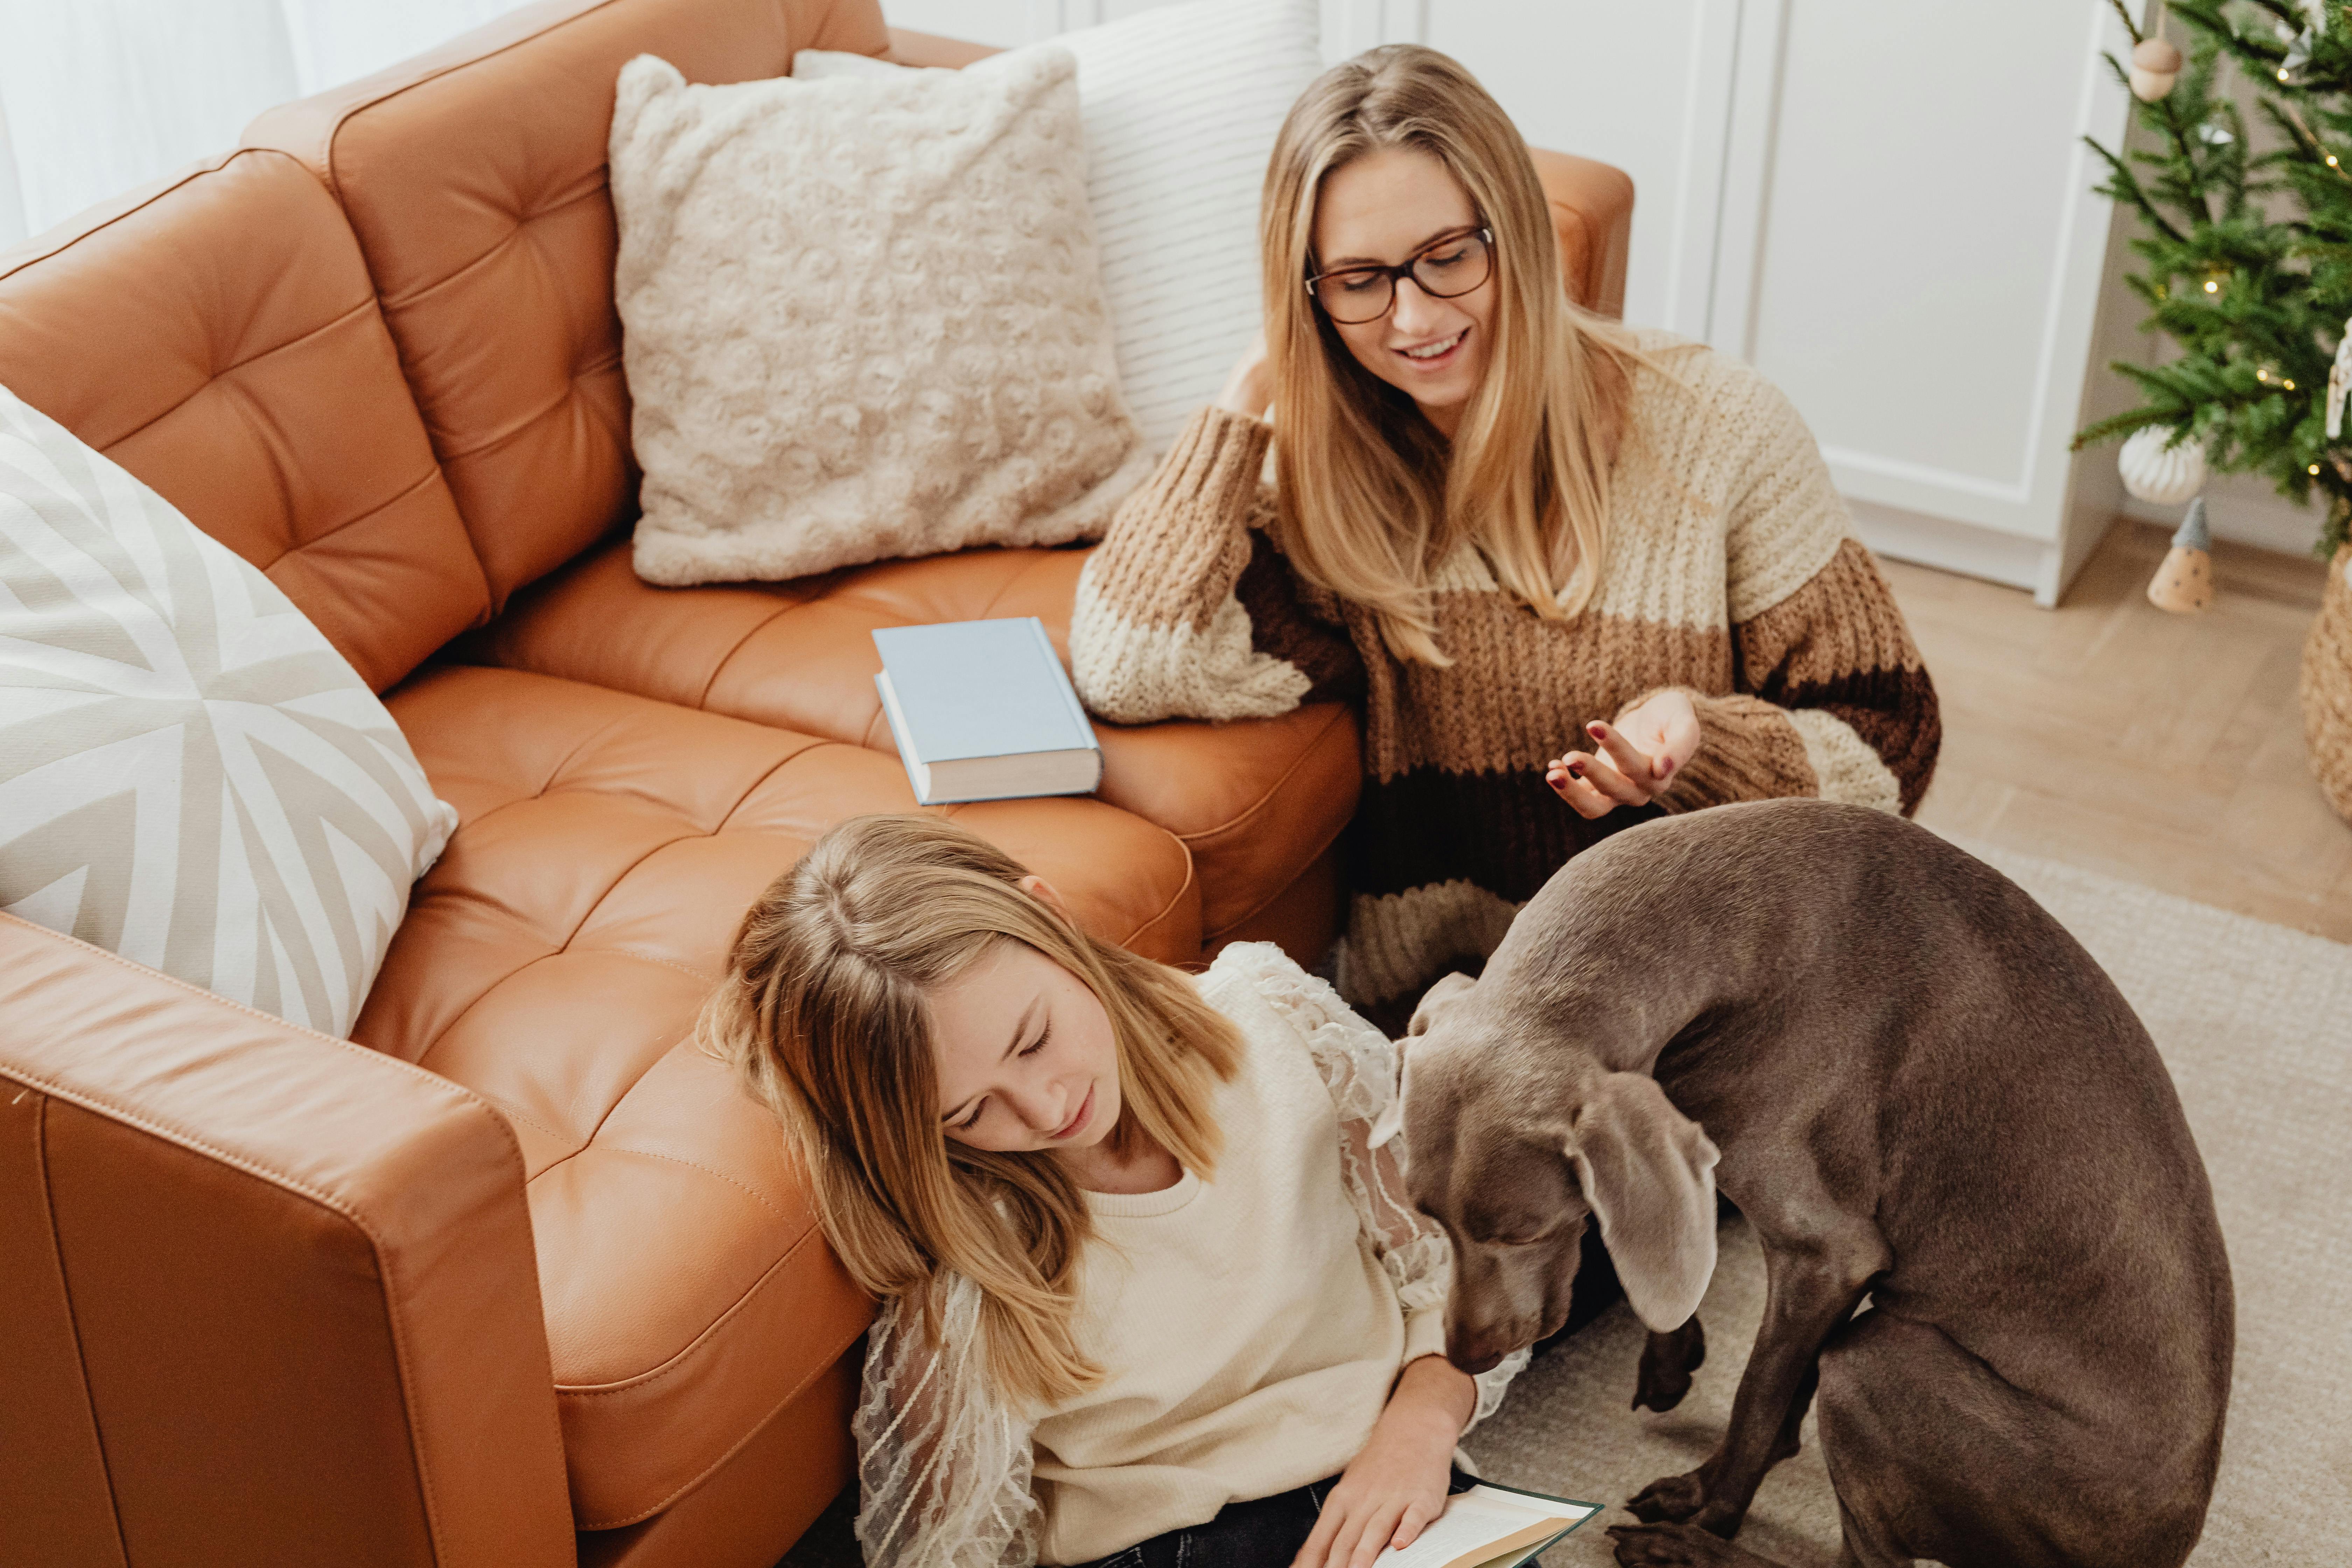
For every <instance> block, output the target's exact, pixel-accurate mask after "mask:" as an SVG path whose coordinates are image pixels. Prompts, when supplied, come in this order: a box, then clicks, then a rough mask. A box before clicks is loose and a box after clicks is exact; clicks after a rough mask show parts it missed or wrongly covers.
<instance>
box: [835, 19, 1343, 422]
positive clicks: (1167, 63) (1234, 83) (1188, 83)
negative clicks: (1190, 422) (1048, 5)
mask: <svg viewBox="0 0 2352 1568" xmlns="http://www.w3.org/2000/svg"><path fill="white" fill-rule="evenodd" d="M1034 47H1037V48H1061V49H1067V50H1068V51H1069V52H1070V53H1071V54H1072V55H1073V56H1075V57H1076V59H1077V62H1078V102H1079V110H1080V112H1081V114H1082V115H1083V116H1084V117H1085V121H1086V132H1087V165H1088V166H1087V205H1088V206H1089V207H1091V208H1092V209H1093V212H1094V219H1095V240H1096V243H1097V245H1098V246H1099V247H1101V252H1102V279H1103V292H1104V294H1105V295H1106V296H1107V297H1108V300H1109V303H1110V316H1111V329H1112V332H1113V335H1114V337H1115V338H1116V340H1117V342H1118V371H1119V384H1120V386H1121V387H1122V388H1123V389H1124V390H1125V391H1126V393H1127V401H1128V405H1129V407H1130V408H1131V409H1133V410H1134V412H1135V421H1136V424H1137V425H1138V426H1140V427H1141V428H1142V431H1143V438H1144V441H1145V444H1146V445H1148V446H1149V447H1150V448H1151V449H1152V450H1153V451H1155V452H1159V451H1164V450H1166V448H1167V447H1168V444H1169V443H1170V442H1171V441H1173V440H1174V439H1175V438H1176V433H1177V432H1178V431H1179V430H1181V429H1182V428H1183V426H1184V421H1185V420H1186V419H1188V418H1190V417H1191V416H1192V411H1193V410H1194V409H1195V408H1198V407H1199V406H1200V405H1202V404H1203V403H1206V402H1207V401H1208V400H1209V399H1210V398H1212V397H1213V396H1215V395H1216V394H1217V389H1218V388H1219V387H1220V386H1222V385H1223V384H1224V380H1225V375H1226V373H1227V372H1229V371H1231V370H1232V369H1233V367H1234V361H1235V360H1237V359H1239V358H1240V357H1241V353H1242V350H1243V348H1244V347H1245V346H1246V345H1247V344H1248V342H1249V340H1250V335H1251V334H1252V333H1254V332H1255V331H1257V327H1258V319H1259V300H1258V287H1259V283H1258V253H1257V205H1258V191H1259V188H1260V187H1261V186H1262V185H1263V184H1265V163H1266V159H1267V157H1268V156H1269V155H1271V154H1272V153H1273V151H1274V138H1275V133H1276V132H1277V131H1279V130H1281V129H1282V119H1283V116H1284V115H1286V114H1287V113H1289V112H1290V106H1291V104H1292V103H1293V102H1294V101H1296V100H1297V97H1298V95H1299V93H1300V92H1301V91H1303V90H1304V89H1306V87H1307V83H1308V82H1310V81H1313V80H1314V79H1315V78H1316V77H1317V76H1318V74H1320V73H1321V71H1322V69H1323V61H1322V55H1321V28H1320V21H1319V17H1318V5H1317V0H1194V3H1193V4H1191V5H1164V6H1159V7H1155V8H1154V9H1152V10H1150V11H1145V12H1142V13H1140V14H1139V15H1137V16H1129V17H1128V18H1126V19H1125V20H1123V21H1118V22H1107V23H1105V24H1104V25H1103V26H1099V27H1087V28H1083V29H1081V30H1079V31H1077V32H1075V33H1064V34H1062V35H1060V36H1059V37H1055V38H1054V39H1052V40H1051V41H1050V42H1049V43H1046V44H1040V45H1036V46H1034ZM1028 52H1029V51H1028V50H1027V49H1016V50H1013V51H1012V52H1011V53H1010V54H1005V55H993V56H991V57H990V58H988V59H986V60H983V61H982V62H981V63H980V65H979V66H977V67H975V69H989V68H998V67H999V65H1000V62H1005V63H1009V62H1011V61H1013V60H1015V59H1017V58H1020V57H1021V56H1023V55H1025V54H1027V53H1028ZM876 69H883V70H888V69H893V67H889V66H885V65H883V64H882V63H881V62H879V61H877V60H873V59H870V58H866V56H863V55H842V54H830V53H825V52H822V51H819V50H815V49H803V50H802V51H801V53H800V54H799V55H797V56H795V57H794V58H793V75H794V76H796V77H801V78H803V79H806V78H815V77H823V76H827V75H836V76H837V75H845V74H849V73H852V72H857V71H870V70H876Z"/></svg>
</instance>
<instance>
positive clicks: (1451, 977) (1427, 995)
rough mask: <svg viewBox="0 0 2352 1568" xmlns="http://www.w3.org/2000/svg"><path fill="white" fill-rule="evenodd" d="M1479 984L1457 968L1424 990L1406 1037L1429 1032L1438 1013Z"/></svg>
mask: <svg viewBox="0 0 2352 1568" xmlns="http://www.w3.org/2000/svg"><path fill="white" fill-rule="evenodd" d="M1477 984H1478V983H1477V982H1476V981H1475V980H1473V979H1471V978H1470V977H1469V976H1468V975H1466V974H1465V973H1462V972H1461V971H1460V970H1458V969H1457V970H1455V971H1454V973H1451V974H1448V975H1446V976H1445V977H1444V979H1442V980H1440V981H1438V983H1437V984H1434V985H1433V986H1431V987H1430V988H1429V989H1428V990H1426V991H1424V992H1423V993H1422V994H1421V1005H1420V1006H1418V1007H1415V1008H1414V1009H1413V1010H1412V1023H1410V1024H1407V1025H1406V1026H1405V1028H1404V1032H1405V1037H1406V1038H1408V1039H1410V1038H1412V1037H1413V1036H1415V1035H1425V1034H1427V1033H1429V1026H1430V1025H1432V1024H1433V1023H1435V1022H1436V1021H1437V1016H1438V1015H1439V1014H1441V1013H1443V1012H1444V1011H1445V1010H1446V1009H1447V1008H1448V1007H1451V1006H1453V1005H1454V1004H1455V1003H1456V1002H1459V1001H1461V1000H1462V998H1463V997H1465V996H1467V995H1468V994H1470V993H1471V991H1473V990H1474V989H1475V988H1476V986H1477Z"/></svg>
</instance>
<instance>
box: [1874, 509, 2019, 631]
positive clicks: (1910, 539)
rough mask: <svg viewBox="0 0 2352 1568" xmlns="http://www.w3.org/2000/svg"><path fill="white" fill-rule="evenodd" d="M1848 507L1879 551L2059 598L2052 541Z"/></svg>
mask: <svg viewBox="0 0 2352 1568" xmlns="http://www.w3.org/2000/svg"><path fill="white" fill-rule="evenodd" d="M1846 506H1847V507H1848V508H1849V509H1850V510H1852V511H1853V526H1854V531H1855V532H1856V533H1858V534H1860V535H1861V536H1862V542H1864V544H1867V545H1869V546H1870V548H1871V549H1872V550H1873V551H1874V552H1877V553H1878V554H1881V555H1885V556H1887V557H1889V558H1891V559H1893V560H1896V561H1911V562H1916V563H1918V564H1919V565H1922V566H1933V567H1935V568H1936V569H1937V571H1941V572H1957V573H1958V574H1961V575H1962V576H1964V577H1982V578H1984V579H1985V580H1986V581H1988V582H1992V583H2005V584H2009V586H2011V587H2012V588H2022V589H2024V590H2025V591H2026V592H2027V593H2029V594H2032V595H2033V597H2034V600H2035V602H2036V603H2038V604H2042V605H2052V604H2055V603H2056V602H2057V599H2058V591H2059V589H2060V588H2061V586H2063V584H2060V583H2059V581H2058V574H2059V565H2060V562H2059V557H2058V547H2057V546H2056V545H2054V544H2051V543H2047V542H2043V541H2042V540H2038V539H2027V538H2024V537H2022V536H2021V535H2019V534H2014V533H2002V532H2000V531H1998V530H1996V529H1990V528H1979V527H1977V526H1976V525H1974V524H1973V523H1966V522H1953V521H1949V520H1948V519H1946V518H1940V517H1929V516H1927V514H1926V513H1925V512H1916V511H1906V510H1903V509H1902V508H1900V507H1892V506H1884V505H1881V504H1880V503H1878V502H1876V501H1866V500H1854V499H1853V498H1852V497H1848V498H1847V500H1846Z"/></svg>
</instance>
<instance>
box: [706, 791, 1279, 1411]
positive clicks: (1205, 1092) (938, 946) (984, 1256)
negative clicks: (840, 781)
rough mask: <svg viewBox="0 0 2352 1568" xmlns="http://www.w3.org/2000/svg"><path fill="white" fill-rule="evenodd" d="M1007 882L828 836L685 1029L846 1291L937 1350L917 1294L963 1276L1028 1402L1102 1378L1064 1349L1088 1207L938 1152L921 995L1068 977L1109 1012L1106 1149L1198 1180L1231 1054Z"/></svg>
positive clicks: (949, 1151) (990, 1338)
mask: <svg viewBox="0 0 2352 1568" xmlns="http://www.w3.org/2000/svg"><path fill="white" fill-rule="evenodd" d="M1026 875H1028V872H1027V871H1026V870H1025V869H1024V868H1023V867H1022V866H1021V865H1020V864H1019V863H1018V862H1016V861H1014V860H1013V858H1010V857H1009V856H1007V855H1005V854H1004V853H1003V851H1002V850H1000V849H998V848H996V847H994V846H992V845H991V844H989V843H988V842H987V841H986V840H984V839H982V838H981V837H979V836H978V835H977V834H974V833H972V832H971V831H970V830H969V829H967V828H964V827H961V826H957V825H956V824H954V823H952V822H950V821H948V820H947V819H945V818H943V817H936V816H865V817H857V818H854V819H852V820H850V821H848V822H845V823H843V824H842V825H841V826H838V827H835V828H834V829H833V830H832V831H831V832H829V833H827V834H826V835H825V836H824V837H822V838H820V839H818V840H817V842H816V843H815V844H814V846H813V847H811V848H810V850H809V852H808V854H807V855H806V856H805V857H803V858H802V860H801V861H800V863H799V864H798V865H796V866H794V867H793V868H792V869H791V870H789V871H787V872H785V873H784V874H783V875H782V877H780V878H778V879H776V880H775V882H774V883H773V884H772V885H771V886H770V887H769V889H768V890H767V891H766V892H765V893H764V894H762V895H761V897H760V899H759V900H758V901H757V902H756V903H754V904H753V905H752V906H751V910H750V911H749V912H748V913H747V914H745V915H744V917H743V923H742V925H741V926H740V928H739V930H738V931H737V933H736V938H735V945H734V950H733V953H732V956H731V957H730V961H729V963H728V971H727V976H726V978H725V979H724V980H722V981H721V982H720V983H719V988H718V990H717V991H716V992H715V993H713V994H712V995H711V997H710V1000H709V1003H708V1005H706V1006H705V1008H704V1011H703V1016H702V1023H701V1032H702V1038H703V1040H704V1042H705V1044H706V1047H708V1048H709V1049H711V1050H713V1051H714V1052H715V1053H716V1054H718V1055H719V1056H720V1057H721V1058H723V1059H725V1060H727V1061H728V1062H730V1064H731V1065H732V1066H733V1067H734V1068H735V1069H736V1071H737V1073H738V1074H739V1075H740V1078H741V1079H742V1081H743V1082H744V1084H745V1085H746V1086H748V1087H749V1089H750V1090H751V1094H752V1096H753V1097H754V1098H755V1099H757V1100H760V1101H761V1102H762V1103H763V1104H765V1105H766V1106H768V1108H769V1109H770V1110H773V1111H774V1112H775V1114H776V1118H777V1120H778V1121H781V1122H782V1124H783V1129H784V1133H785V1136H786V1138H787V1140H788V1142H790V1144H791V1146H792V1148H793V1152H794V1154H795V1155H796V1156H797V1157H798V1159H799V1162H800V1164H801V1168H802V1169H803V1171H804V1172H806V1173H807V1176H808V1180H809V1182H810V1184H811V1186H812V1188H813V1189H814V1195H815V1199H816V1211H817V1217H818V1220H819V1222H820V1223H821V1224H822V1225H823V1226H824V1233H825V1236H826V1238H827V1239H828V1240H830V1241H831V1242H832V1243H833V1247H834V1250H835V1252H836V1253H838V1254H839V1255H840V1257H841V1260H842V1262H843V1263H844V1264H845V1266H846V1267H847V1268H848V1269H849V1273H850V1276H851V1278H853V1279H856V1281H857V1283H858V1284H859V1285H861V1286H862V1287H864V1288H865V1289H867V1290H868V1291H871V1292H872V1293H874V1294H875V1295H877V1296H883V1297H893V1298H906V1299H909V1300H915V1301H917V1302H919V1304H920V1306H921V1307H922V1309H923V1312H924V1321H925V1322H926V1323H927V1325H928V1326H929V1332H930V1335H931V1338H932V1340H933V1342H934V1343H936V1342H938V1340H939V1337H940V1320H939V1312H938V1309H939V1301H938V1300H937V1296H936V1293H935V1292H934V1291H933V1290H932V1289H931V1286H932V1283H933V1281H934V1279H935V1278H936V1277H937V1275H938V1274H939V1272H940V1270H941V1269H943V1268H951V1269H954V1270H956V1271H957V1272H958V1273H961V1274H962V1275H963V1276H965V1277H966V1278H967V1279H971V1281H972V1282H973V1283H974V1284H975V1285H977V1286H978V1287H979V1288H980V1292H981V1299H982V1306H981V1319H980V1322H981V1335H982V1341H983V1350H984V1353H985V1355H986V1358H987V1363H988V1366H989V1369H990V1373H991V1375H992V1377H994V1378H995V1379H996V1380H997V1383H998V1385H999V1387H1000V1388H1001V1389H1002V1390H1003V1392H1004V1393H1005V1394H1007V1395H1008V1396H1009V1397H1012V1398H1014V1399H1018V1400H1028V1401H1034V1402H1036V1403H1038V1404H1041V1405H1042V1404H1051V1403H1053V1402H1055V1401H1057V1400H1060V1399H1063V1398H1066V1397H1068V1396H1069V1395H1071V1394H1076V1393H1077V1392H1079V1391H1081V1390H1082V1389H1085V1388H1087V1387H1088V1386H1090V1385H1091V1384H1093V1383H1094V1382H1095V1381H1096V1380H1097V1378H1098V1377H1099V1376H1100V1370H1099V1369H1098V1368H1097V1367H1095V1366H1094V1365H1093V1364H1091V1363H1089V1362H1088V1361H1087V1359H1086V1357H1085V1356H1084V1355H1083V1354H1081V1353H1080V1352H1079V1350H1078V1348H1077V1345H1076V1341H1075V1339H1074V1337H1073V1332H1072V1320H1073V1316H1074V1312H1075V1309H1076V1299H1075V1296H1074V1294H1073V1286H1074V1281H1075V1276H1076V1268H1077V1261H1078V1251H1079V1247H1080V1246H1081V1244H1082V1243H1084V1242H1085V1241H1086V1239H1087V1235H1088V1225H1087V1205H1086V1199H1085V1197H1084V1195H1083V1194H1081V1193H1080V1192H1079V1190H1078V1188H1077V1187H1076V1185H1075V1184H1073V1183H1072V1182H1071V1180H1070V1177H1069V1175H1068V1173H1066V1171H1065V1170H1064V1169H1063V1167H1062V1165H1061V1164H1060V1163H1059V1162H1057V1161H1055V1160H1054V1159H1053V1158H1051V1157H1050V1156H1048V1155H1045V1154H1043V1153H992V1152H986V1151H983V1150H978V1149H972V1148H969V1147H966V1146H965V1145H962V1144H960V1143H957V1142H952V1141H950V1139H949V1138H948V1137H947V1135H946V1131H945V1130H944V1129H943V1128H942V1127H941V1126H940V1108H939V1092H940V1090H939V1082H938V1076H937V1073H936V1070H935V1065H934V1058H933V1057H932V1047H931V1022H930V1011H929V1004H928V1002H927V1000H926V996H927V994H928V993H929V992H930V991H931V989H932V988H934V987H936V986H938V985H940V984H945V983H948V982H950V981H952V980H953V979H954V978H955V977H956V976H957V975H959V974H961V973H963V972H964V971H965V970H966V969H967V968H969V967H970V966H971V964H972V963H974V962H975V961H977V960H978V959H979V958H980V957H981V956H982V954H983V953H984V952H986V951H987V950H988V948H989V947H990V945H991V944H992V943H994V942H1007V941H1009V942H1024V943H1026V944H1027V945H1029V946H1030V947H1032V948H1034V949H1035V950H1036V951H1037V952H1041V953H1043V954H1044V955H1045V957H1047V958H1049V959H1052V960H1053V961H1054V962H1055V963H1058V964H1060V965H1061V966H1062V967H1063V968H1064V969H1066V970H1068V971H1069V972H1070V973H1072V974H1075V975H1076V976H1077V977H1078V978H1079V979H1080V980H1081V981H1083V982H1085V983H1086V984H1087V987H1088V988H1089V989H1091V990H1092V991H1093V992H1094V994H1095V995H1096V996H1097V997H1098V998H1100V999H1101V1001H1102V1004H1103V1007H1104V1010H1105V1011H1106V1012H1108V1014H1109V1015H1110V1023H1111V1032H1112V1036H1113V1038H1114V1041H1115V1044H1116V1049H1117V1055H1118V1075H1119V1089H1120V1093H1121V1095H1122V1097H1123V1100H1124V1110H1123V1112H1122V1114H1121V1116H1120V1119H1119V1122H1118V1127H1117V1128H1116V1129H1114V1134H1113V1135H1114V1136H1115V1137H1117V1138H1119V1139H1121V1140H1122V1141H1131V1140H1132V1139H1133V1138H1134V1136H1135V1134H1136V1133H1137V1132H1139V1131H1140V1132H1141V1133H1143V1134H1146V1135H1148V1136H1149V1137H1150V1138H1151V1139H1152V1140H1153V1141H1154V1142H1158V1143H1159V1144H1160V1146H1161V1147H1162V1148H1165V1149H1166V1150H1167V1151H1168V1152H1170V1153H1171V1154H1173V1155H1174V1156H1175V1157H1176V1158H1177V1160H1178V1161H1180V1162H1181V1163H1182V1164H1183V1165H1184V1167H1185V1168H1186V1169H1188V1170H1191V1171H1193V1172H1196V1173H1199V1174H1201V1175H1202V1176H1207V1175H1209V1174H1211V1173H1213V1170H1214V1168H1215V1164H1216V1157H1217V1152H1218V1148H1219V1133H1218V1130H1217V1126H1216V1123H1215V1121H1213V1118H1212V1115H1211V1110H1210V1098H1211V1096H1212V1094H1213V1091H1214V1089H1215V1088H1216V1085H1217V1084H1218V1083H1219V1082H1221V1081H1223V1079H1229V1078H1231V1077H1232V1076H1233V1075H1234V1071H1235V1070H1236V1068H1238V1066H1239V1064H1240V1060H1241V1040H1240V1037H1239V1036H1238V1035H1237V1034H1236V1033H1235V1031H1234V1026H1233V1025H1232V1024H1231V1023H1230V1022H1228V1021H1227V1020H1226V1019H1225V1018H1224V1016H1223V1015H1221V1014H1219V1013H1218V1012H1216V1011H1215V1010H1214V1009H1213V1008H1212V1007H1210V1006H1209V1005H1208V1004H1207V1003H1205V1002H1203V1001H1202V1000H1201V997H1200V994H1199V993H1198V992H1197V991H1196V990H1195V989H1194V988H1193V986H1192V983H1191V982H1190V981H1188V980H1187V979H1186V978H1185V977H1184V976H1183V975H1181V974H1180V973H1177V972H1175V971H1174V970H1171V969H1166V968H1163V967H1161V966H1160V965H1159V964H1157V963H1151V962H1150V960H1148V959H1143V958H1139V957H1138V956H1136V955H1135V954H1134V953H1131V952H1128V951H1126V950H1125V949H1124V948H1119V947H1115V946H1113V945H1111V944H1110V943H1108V942H1097V941H1096V940H1095V939H1094V938H1093V937H1091V936H1088V935H1087V933H1086V932H1085V931H1081V930H1080V929H1078V927H1077V926H1076V925H1075V924H1073V923H1071V922H1070V921H1067V920H1066V919H1064V918H1063V917H1062V916H1061V915H1059V914H1057V913H1056V912H1055V910H1052V909H1051V908H1050V907H1048V906H1047V905H1046V904H1045V903H1044V902H1042V901H1041V900H1037V899H1035V898H1033V897H1031V896H1030V895H1029V894H1028V893H1027V892H1025V891H1024V890H1023V889H1021V888H1020V887H1018V886H1017V885H1016V884H1017V883H1018V882H1019V881H1020V879H1022V878H1023V877H1024V876H1026Z"/></svg>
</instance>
